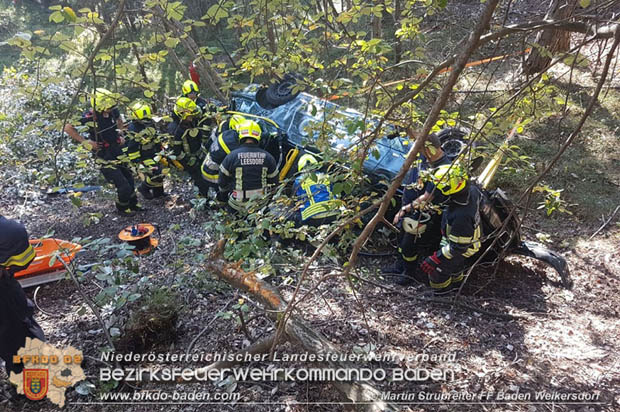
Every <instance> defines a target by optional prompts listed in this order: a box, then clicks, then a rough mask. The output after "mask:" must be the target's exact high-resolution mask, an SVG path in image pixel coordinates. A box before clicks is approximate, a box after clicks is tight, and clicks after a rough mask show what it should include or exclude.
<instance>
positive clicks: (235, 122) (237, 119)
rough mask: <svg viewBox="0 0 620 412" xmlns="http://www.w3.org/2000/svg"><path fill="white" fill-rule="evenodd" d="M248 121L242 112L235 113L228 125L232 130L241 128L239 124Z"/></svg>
mask: <svg viewBox="0 0 620 412" xmlns="http://www.w3.org/2000/svg"><path fill="white" fill-rule="evenodd" d="M245 121H246V118H245V117H243V116H241V115H240V114H233V115H232V117H231V118H230V119H229V120H228V127H229V128H230V129H232V130H239V126H240V125H241V124H242V123H243V122H245Z"/></svg>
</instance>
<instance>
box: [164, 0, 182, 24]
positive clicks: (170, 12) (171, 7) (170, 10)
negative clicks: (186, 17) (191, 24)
mask: <svg viewBox="0 0 620 412" xmlns="http://www.w3.org/2000/svg"><path fill="white" fill-rule="evenodd" d="M185 8H186V7H185V6H184V5H183V4H181V2H180V1H175V2H173V3H169V4H168V6H167V7H166V16H167V17H168V18H169V19H171V20H176V21H181V19H182V18H183V12H184V11H185Z"/></svg>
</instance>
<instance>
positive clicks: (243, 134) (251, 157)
mask: <svg viewBox="0 0 620 412" xmlns="http://www.w3.org/2000/svg"><path fill="white" fill-rule="evenodd" d="M238 134H239V141H240V143H241V145H240V146H239V147H238V148H237V149H235V150H233V151H231V152H230V153H229V154H228V155H226V158H225V159H224V161H223V162H222V164H221V165H220V171H219V172H220V173H219V179H218V183H219V188H220V193H222V195H220V196H219V197H220V198H227V199H228V205H229V207H230V208H231V209H232V210H233V211H236V212H241V213H244V212H246V211H247V208H248V206H249V205H248V202H249V201H250V200H253V199H254V200H259V203H263V202H261V201H265V200H266V197H265V196H266V190H267V187H268V185H270V184H277V183H278V168H277V165H276V161H275V159H274V158H273V156H272V155H271V154H269V152H267V151H266V150H264V149H261V147H260V146H259V143H260V139H261V129H260V126H259V125H258V124H257V123H256V122H255V121H253V120H246V121H244V122H243V123H241V124H240V125H239V128H238Z"/></svg>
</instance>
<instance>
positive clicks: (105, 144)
mask: <svg viewBox="0 0 620 412" xmlns="http://www.w3.org/2000/svg"><path fill="white" fill-rule="evenodd" d="M120 116H121V115H120V113H119V111H118V109H117V108H114V109H112V110H111V111H110V112H109V113H108V115H107V117H106V116H104V114H103V113H100V112H95V111H94V110H92V109H90V110H88V111H86V112H84V114H83V115H82V118H81V119H80V123H81V124H82V125H84V126H88V134H89V138H90V140H93V141H95V142H97V143H101V149H99V150H97V152H96V153H95V156H97V157H98V158H100V159H103V160H117V159H118V157H119V156H120V155H121V153H122V150H121V144H120V142H121V139H120V137H119V135H118V131H117V130H116V128H117V126H118V125H117V120H118V119H119V118H120Z"/></svg>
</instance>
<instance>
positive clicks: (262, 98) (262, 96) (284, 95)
mask: <svg viewBox="0 0 620 412" xmlns="http://www.w3.org/2000/svg"><path fill="white" fill-rule="evenodd" d="M296 85H297V79H296V78H295V76H293V75H291V74H286V75H285V76H284V78H283V79H282V80H281V81H279V82H278V83H274V84H272V85H270V86H268V87H261V88H260V89H259V90H258V91H257V92H256V101H257V102H258V104H260V105H261V107H263V108H264V109H268V110H271V109H275V108H276V107H278V106H282V105H283V104H286V103H288V102H290V101H291V100H293V99H295V98H296V97H297V95H298V94H299V91H297V92H296V93H293V88H294V87H295V86H296Z"/></svg>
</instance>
